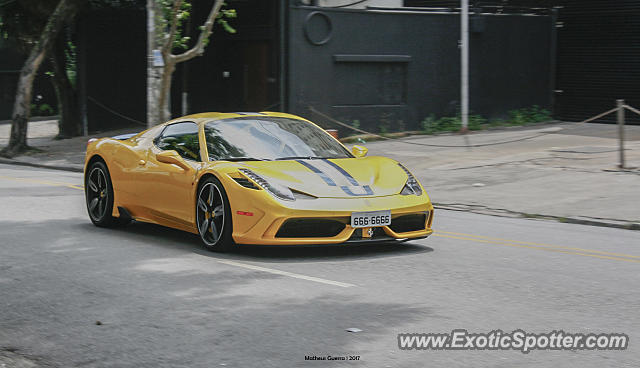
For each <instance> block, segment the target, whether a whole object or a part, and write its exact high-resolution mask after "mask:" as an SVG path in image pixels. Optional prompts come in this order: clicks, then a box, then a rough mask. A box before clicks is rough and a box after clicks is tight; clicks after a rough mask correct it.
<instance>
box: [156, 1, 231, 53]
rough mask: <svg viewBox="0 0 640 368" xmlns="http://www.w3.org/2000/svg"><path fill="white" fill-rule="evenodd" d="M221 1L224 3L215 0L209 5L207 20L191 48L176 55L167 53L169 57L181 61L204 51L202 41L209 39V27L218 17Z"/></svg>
mask: <svg viewBox="0 0 640 368" xmlns="http://www.w3.org/2000/svg"><path fill="white" fill-rule="evenodd" d="M223 3H224V1H223V0H215V3H214V4H213V6H212V7H211V12H210V13H209V17H207V21H206V22H204V26H203V28H202V30H201V31H200V36H199V37H198V41H197V42H196V44H195V45H194V46H193V47H192V48H191V49H189V50H187V51H185V52H183V53H182V54H178V55H173V54H171V53H169V57H170V58H171V59H172V60H173V61H174V62H175V63H181V62H183V61H187V60H189V59H193V58H194V57H196V56H200V55H202V53H203V52H204V43H205V42H206V40H207V39H209V36H210V35H211V32H212V31H211V29H212V28H213V25H214V23H215V20H216V18H217V17H218V13H219V12H220V8H221V7H222V4H223Z"/></svg>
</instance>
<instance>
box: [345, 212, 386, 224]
mask: <svg viewBox="0 0 640 368" xmlns="http://www.w3.org/2000/svg"><path fill="white" fill-rule="evenodd" d="M387 225H391V211H390V210H385V211H371V212H353V213H351V227H354V228H357V227H375V226H387Z"/></svg>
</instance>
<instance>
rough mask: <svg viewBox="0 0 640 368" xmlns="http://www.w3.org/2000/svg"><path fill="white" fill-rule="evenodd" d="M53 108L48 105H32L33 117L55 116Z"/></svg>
mask: <svg viewBox="0 0 640 368" xmlns="http://www.w3.org/2000/svg"><path fill="white" fill-rule="evenodd" d="M53 111H54V110H53V107H51V105H49V104H47V103H43V104H40V105H38V104H31V115H32V116H50V115H53Z"/></svg>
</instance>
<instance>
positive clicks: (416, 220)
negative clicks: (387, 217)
mask: <svg viewBox="0 0 640 368" xmlns="http://www.w3.org/2000/svg"><path fill="white" fill-rule="evenodd" d="M426 222H427V215H426V214H423V213H420V214H412V215H403V216H398V217H396V218H394V219H392V220H391V226H389V227H390V228H391V230H393V231H394V232H395V233H408V232H410V231H419V230H424V229H425V226H426Z"/></svg>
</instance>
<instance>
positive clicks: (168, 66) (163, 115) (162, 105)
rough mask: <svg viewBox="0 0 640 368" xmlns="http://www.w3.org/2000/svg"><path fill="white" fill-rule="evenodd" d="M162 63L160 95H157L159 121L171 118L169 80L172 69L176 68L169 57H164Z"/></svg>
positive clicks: (170, 79) (162, 121)
mask: <svg viewBox="0 0 640 368" xmlns="http://www.w3.org/2000/svg"><path fill="white" fill-rule="evenodd" d="M164 63H165V64H164V68H163V70H162V81H161V83H160V95H159V96H158V110H159V112H160V122H161V123H164V122H165V121H167V120H170V119H171V110H170V108H169V103H170V102H171V81H172V76H173V71H174V70H175V69H176V64H175V63H174V62H173V61H172V60H171V57H167V58H165V62H164Z"/></svg>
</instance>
